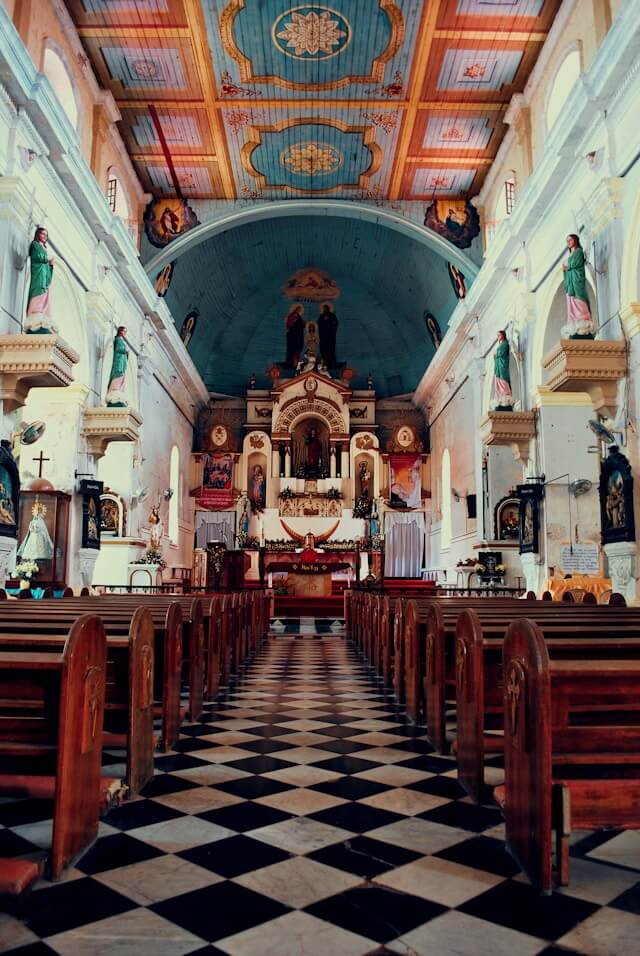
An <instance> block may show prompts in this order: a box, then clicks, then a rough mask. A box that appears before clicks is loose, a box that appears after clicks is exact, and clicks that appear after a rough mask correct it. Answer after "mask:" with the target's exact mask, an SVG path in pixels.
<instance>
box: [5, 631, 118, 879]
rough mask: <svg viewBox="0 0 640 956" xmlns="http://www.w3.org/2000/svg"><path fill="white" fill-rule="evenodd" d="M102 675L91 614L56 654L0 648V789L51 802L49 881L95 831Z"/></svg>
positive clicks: (102, 647)
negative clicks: (51, 833) (51, 832)
mask: <svg viewBox="0 0 640 956" xmlns="http://www.w3.org/2000/svg"><path fill="white" fill-rule="evenodd" d="M105 681H106V640H105V634H104V627H103V625H102V622H101V621H100V619H99V618H98V617H97V616H95V615H83V616H82V617H80V618H79V619H78V620H76V621H75V622H74V623H73V624H72V626H71V629H70V631H69V634H68V636H67V638H66V640H65V642H64V647H63V648H62V649H61V652H59V653H44V652H42V651H38V650H24V651H4V650H3V651H0V770H1V772H0V794H1V795H3V796H17V797H25V796H30V797H35V798H43V799H48V800H51V799H52V800H53V801H54V811H53V841H52V847H51V865H50V869H51V876H52V878H53V879H57V878H58V877H59V876H60V874H61V872H62V870H63V868H64V867H65V866H67V865H68V864H70V863H72V862H73V861H74V860H75V859H76V858H77V857H78V856H79V854H81V853H82V852H84V851H85V850H86V849H87V848H88V847H89V846H90V845H91V844H92V842H93V841H94V840H95V838H96V836H97V834H98V821H99V810H100V766H101V755H102V748H101V737H102V723H103V715H104V700H105ZM20 770H23V771H25V772H23V773H19V772H18V771H20ZM34 771H35V772H34Z"/></svg>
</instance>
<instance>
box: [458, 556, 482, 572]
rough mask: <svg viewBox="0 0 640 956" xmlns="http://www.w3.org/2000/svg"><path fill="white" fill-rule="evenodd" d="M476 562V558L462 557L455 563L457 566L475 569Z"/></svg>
mask: <svg viewBox="0 0 640 956" xmlns="http://www.w3.org/2000/svg"><path fill="white" fill-rule="evenodd" d="M476 564H477V560H476V558H465V559H464V561H463V560H462V559H461V560H460V561H458V563H457V564H456V567H457V568H474V570H475V566H476Z"/></svg>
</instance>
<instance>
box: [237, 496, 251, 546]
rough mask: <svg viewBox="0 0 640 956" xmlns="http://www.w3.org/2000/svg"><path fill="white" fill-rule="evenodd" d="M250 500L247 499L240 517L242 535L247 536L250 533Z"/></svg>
mask: <svg viewBox="0 0 640 956" xmlns="http://www.w3.org/2000/svg"><path fill="white" fill-rule="evenodd" d="M249 520H250V519H249V502H248V501H247V500H246V499H245V502H244V509H243V511H242V516H241V518H240V525H239V529H240V534H241V536H242V537H244V538H246V537H248V535H249Z"/></svg>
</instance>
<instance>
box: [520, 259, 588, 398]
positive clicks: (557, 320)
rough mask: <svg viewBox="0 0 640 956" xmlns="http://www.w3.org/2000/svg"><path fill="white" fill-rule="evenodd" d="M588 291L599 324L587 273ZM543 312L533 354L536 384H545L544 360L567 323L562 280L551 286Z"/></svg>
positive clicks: (533, 378) (533, 373)
mask: <svg viewBox="0 0 640 956" xmlns="http://www.w3.org/2000/svg"><path fill="white" fill-rule="evenodd" d="M587 293H588V295H589V307H590V309H591V314H592V316H593V319H594V321H595V323H596V327H597V326H598V309H597V303H596V293H595V289H594V287H593V284H592V282H591V279H590V277H589V275H587ZM541 314H542V316H543V317H544V318H543V319H542V321H541V322H540V323H539V325H538V329H537V334H536V340H535V347H534V349H533V354H532V368H531V372H532V375H531V381H532V383H533V384H534V386H537V385H544V384H546V382H547V379H548V372H547V371H546V370H545V369H543V368H542V361H543V359H544V357H545V355H547V354H548V353H549V352H550V351H551V349H553V348H554V347H555V345H557V343H558V342H559V341H560V339H561V338H562V330H563V328H564V326H565V325H566V323H567V298H566V293H565V291H564V285H563V283H562V282H560V284H556V285H554V286H552V287H551V289H550V290H549V293H548V295H547V296H546V298H545V300H544V305H543V308H542V309H541Z"/></svg>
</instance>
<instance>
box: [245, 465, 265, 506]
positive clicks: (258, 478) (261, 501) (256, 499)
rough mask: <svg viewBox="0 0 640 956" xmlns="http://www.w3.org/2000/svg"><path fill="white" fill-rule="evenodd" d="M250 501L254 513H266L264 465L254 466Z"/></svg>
mask: <svg viewBox="0 0 640 956" xmlns="http://www.w3.org/2000/svg"><path fill="white" fill-rule="evenodd" d="M249 500H250V501H251V506H252V508H253V510H254V511H264V506H265V477H264V471H263V470H262V465H254V467H253V474H252V476H251V482H250V486H249Z"/></svg>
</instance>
